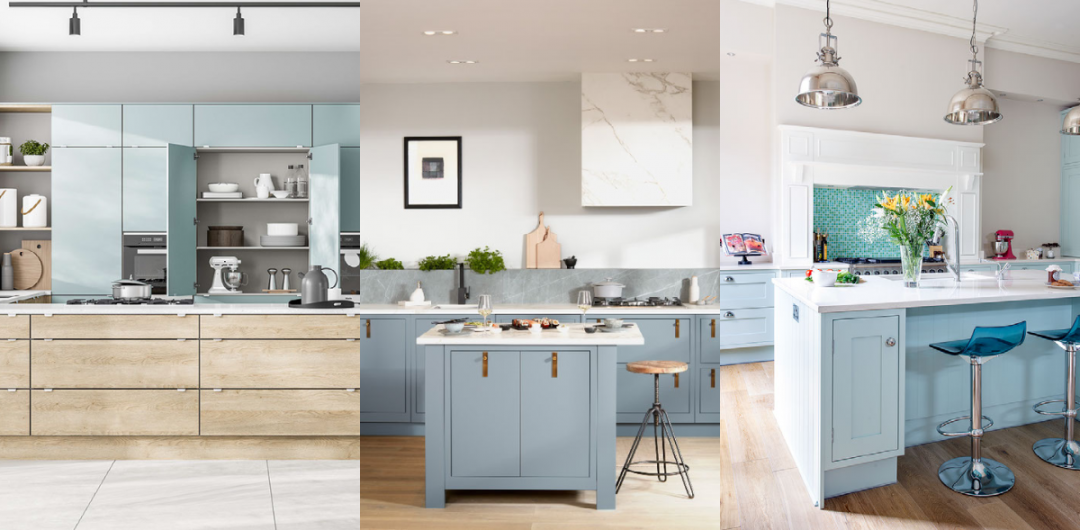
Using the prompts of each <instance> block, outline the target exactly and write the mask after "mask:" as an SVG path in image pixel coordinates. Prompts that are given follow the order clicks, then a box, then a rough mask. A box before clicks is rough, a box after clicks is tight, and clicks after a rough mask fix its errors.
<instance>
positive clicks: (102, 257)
mask: <svg viewBox="0 0 1080 530" xmlns="http://www.w3.org/2000/svg"><path fill="white" fill-rule="evenodd" d="M118 134H119V132H118ZM52 157H53V171H52V204H51V205H50V206H51V210H52V224H53V232H52V263H53V265H52V292H53V294H54V295H57V296H68V295H79V296H108V295H111V293H112V282H113V281H115V280H117V279H118V278H120V274H121V248H122V242H121V231H122V219H121V212H120V207H119V206H120V205H119V201H118V200H117V197H119V195H120V188H121V182H120V175H121V171H122V161H121V153H120V149H108V148H56V149H54V150H52Z"/></svg>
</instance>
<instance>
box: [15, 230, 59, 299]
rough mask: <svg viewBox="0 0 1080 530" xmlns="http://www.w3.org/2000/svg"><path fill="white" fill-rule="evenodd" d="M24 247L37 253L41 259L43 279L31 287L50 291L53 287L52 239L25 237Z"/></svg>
mask: <svg viewBox="0 0 1080 530" xmlns="http://www.w3.org/2000/svg"><path fill="white" fill-rule="evenodd" d="M22 248H24V249H27V250H29V251H30V252H33V253H34V254H37V257H38V259H40V260H41V279H40V280H38V282H37V283H35V284H34V285H32V286H31V287H30V288H31V289H41V290H44V291H48V290H50V289H52V241H49V240H47V239H43V240H38V239H24V240H23V242H22Z"/></svg>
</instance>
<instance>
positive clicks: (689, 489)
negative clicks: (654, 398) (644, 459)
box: [661, 410, 694, 499]
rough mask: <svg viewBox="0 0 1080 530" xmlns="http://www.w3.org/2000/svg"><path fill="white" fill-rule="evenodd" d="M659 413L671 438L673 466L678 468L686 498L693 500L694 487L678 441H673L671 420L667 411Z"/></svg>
mask: <svg viewBox="0 0 1080 530" xmlns="http://www.w3.org/2000/svg"><path fill="white" fill-rule="evenodd" d="M661 412H662V413H663V416H664V425H665V426H667V433H668V435H669V436H671V457H672V458H674V459H675V465H676V466H678V468H679V471H678V473H679V477H680V478H682V481H683V489H685V490H686V496H687V497H690V498H691V499H693V498H694V486H693V484H691V483H690V466H688V465H686V460H683V456H682V450H681V449H679V441H678V440H676V439H675V430H674V429H672V428H671V419H670V418H668V415H667V411H665V410H661ZM665 468H666V464H665Z"/></svg>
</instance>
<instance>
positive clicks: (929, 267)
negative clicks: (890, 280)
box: [836, 258, 948, 276]
mask: <svg viewBox="0 0 1080 530" xmlns="http://www.w3.org/2000/svg"><path fill="white" fill-rule="evenodd" d="M836 261H837V262H839V263H847V264H848V266H849V269H848V270H850V271H851V273H852V274H854V275H856V276H890V275H894V274H895V275H900V274H903V270H902V269H901V266H900V258H837V259H836ZM922 271H923V272H948V269H947V268H946V265H945V260H943V259H941V258H923V264H922Z"/></svg>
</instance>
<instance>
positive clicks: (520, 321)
mask: <svg viewBox="0 0 1080 530" xmlns="http://www.w3.org/2000/svg"><path fill="white" fill-rule="evenodd" d="M533 323H539V324H540V327H541V328H542V329H555V328H558V327H559V321H558V320H555V319H554V318H547V317H544V318H533V319H528V318H515V319H514V320H513V322H511V323H510V327H511V328H513V329H516V330H518V331H528V329H529V328H531V327H532V325H533Z"/></svg>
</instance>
